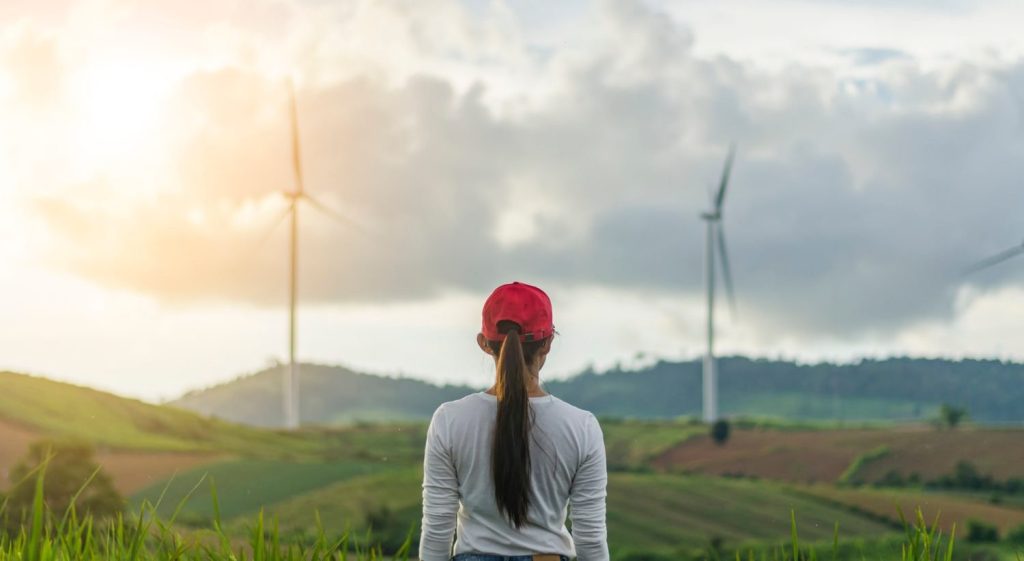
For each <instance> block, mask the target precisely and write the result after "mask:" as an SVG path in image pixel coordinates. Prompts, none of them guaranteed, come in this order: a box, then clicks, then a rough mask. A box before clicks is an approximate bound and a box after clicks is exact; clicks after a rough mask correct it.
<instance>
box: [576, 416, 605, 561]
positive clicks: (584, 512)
mask: <svg viewBox="0 0 1024 561" xmlns="http://www.w3.org/2000/svg"><path fill="white" fill-rule="evenodd" d="M584 442H585V443H586V447H585V449H584V455H583V461H582V462H581V463H580V467H579V470H577V471H576V476H575V477H574V478H573V481H572V489H570V491H569V519H570V520H571V521H572V539H573V542H574V543H575V544H576V558H577V559H578V560H579V561H608V558H609V555H608V529H607V525H606V522H605V509H606V506H605V500H606V498H607V496H608V469H607V466H606V464H605V451H604V434H603V433H602V432H601V425H600V424H599V423H598V422H597V418H595V417H594V416H593V415H590V417H589V418H588V419H587V432H586V439H585V440H584Z"/></svg>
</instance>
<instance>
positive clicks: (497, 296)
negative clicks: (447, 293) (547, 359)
mask: <svg viewBox="0 0 1024 561" xmlns="http://www.w3.org/2000/svg"><path fill="white" fill-rule="evenodd" d="M483 316H484V322H483V328H482V329H481V332H482V333H483V334H484V337H486V338H487V340H488V341H501V340H504V339H505V335H504V334H502V333H499V332H498V322H499V321H512V322H515V323H517V324H519V326H520V328H521V330H520V334H519V340H520V341H524V342H530V341H540V340H542V339H546V338H548V337H550V336H551V335H552V334H553V333H554V332H555V325H554V323H552V321H551V299H550V298H548V295H547V294H545V293H544V291H543V290H541V289H539V288H537V287H536V286H531V285H528V284H525V283H521V282H512V283H509V284H503V285H501V286H499V287H498V288H495V289H494V292H492V293H491V295H490V296H489V297H488V298H487V301H486V302H484V313H483Z"/></svg>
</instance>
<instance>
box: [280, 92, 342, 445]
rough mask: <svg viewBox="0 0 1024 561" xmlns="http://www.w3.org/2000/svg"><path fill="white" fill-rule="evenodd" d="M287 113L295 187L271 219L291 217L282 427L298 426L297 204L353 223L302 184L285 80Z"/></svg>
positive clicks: (295, 126) (295, 114)
mask: <svg viewBox="0 0 1024 561" xmlns="http://www.w3.org/2000/svg"><path fill="white" fill-rule="evenodd" d="M288 98H289V113H290V117H291V137H292V138H291V139H292V168H293V170H294V172H295V186H294V188H293V189H292V190H290V191H285V192H284V193H283V194H284V196H285V198H286V199H287V200H288V208H287V209H286V210H285V212H284V214H282V215H281V217H280V218H278V220H277V221H276V222H275V224H274V227H276V226H277V224H280V223H281V222H282V221H283V220H284V219H285V218H289V217H290V218H291V240H290V248H291V251H290V257H289V263H290V270H289V276H288V296H289V300H288V369H287V370H285V372H284V376H283V379H282V407H283V412H284V422H285V427H286V428H289V429H295V428H298V426H299V421H300V416H299V364H298V363H297V362H296V361H295V312H296V308H297V305H298V269H299V206H300V203H303V202H305V203H307V204H309V205H310V206H311V207H313V208H315V209H316V210H318V211H320V212H322V213H323V214H325V215H327V216H329V217H330V218H332V219H334V220H338V221H341V222H344V223H346V224H348V225H353V224H355V223H354V221H353V220H351V219H350V218H348V217H346V216H344V215H342V214H340V213H338V212H336V211H335V210H333V209H331V208H330V207H328V206H326V205H324V204H323V203H321V202H320V201H318V200H317V199H315V198H313V197H312V196H310V194H309V193H307V192H306V190H305V188H304V187H303V183H302V156H301V150H300V147H299V118H298V112H297V110H296V106H295V88H294V86H293V85H292V83H291V81H289V82H288Z"/></svg>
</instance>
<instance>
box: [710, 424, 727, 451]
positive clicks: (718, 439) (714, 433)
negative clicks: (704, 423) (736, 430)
mask: <svg viewBox="0 0 1024 561" xmlns="http://www.w3.org/2000/svg"><path fill="white" fill-rule="evenodd" d="M711 438H712V440H714V441H715V444H717V445H719V446H724V445H725V443H726V442H727V441H728V440H729V421H726V420H725V419H719V420H717V421H715V422H714V423H712V424H711Z"/></svg>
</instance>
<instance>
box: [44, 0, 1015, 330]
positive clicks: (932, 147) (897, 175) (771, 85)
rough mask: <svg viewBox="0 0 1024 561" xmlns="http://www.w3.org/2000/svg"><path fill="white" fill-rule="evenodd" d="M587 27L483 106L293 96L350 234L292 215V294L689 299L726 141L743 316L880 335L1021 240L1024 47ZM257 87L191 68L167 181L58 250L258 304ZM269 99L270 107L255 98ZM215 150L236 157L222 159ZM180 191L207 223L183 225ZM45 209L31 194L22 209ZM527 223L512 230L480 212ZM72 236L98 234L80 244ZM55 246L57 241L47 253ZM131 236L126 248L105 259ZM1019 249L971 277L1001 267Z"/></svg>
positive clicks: (273, 158)
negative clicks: (976, 54)
mask: <svg viewBox="0 0 1024 561" xmlns="http://www.w3.org/2000/svg"><path fill="white" fill-rule="evenodd" d="M601 25H603V26H604V27H603V28H602V29H601V31H600V32H601V33H603V34H604V41H603V42H602V43H601V44H602V45H603V46H599V47H597V48H594V49H591V50H590V51H588V52H587V53H586V54H585V55H581V54H580V53H578V52H576V53H573V54H572V56H569V55H564V56H563V55H559V54H556V55H554V56H552V57H551V60H550V61H548V62H546V63H545V65H546V70H545V73H544V75H545V76H547V78H546V79H547V80H551V81H553V82H557V84H558V86H557V87H554V88H551V90H552V91H553V93H551V94H550V95H547V96H544V97H543V99H542V100H541V101H532V102H529V103H519V104H518V105H516V107H517V109H516V110H515V111H498V110H495V109H494V108H493V107H492V106H490V105H488V104H487V103H485V102H484V98H485V97H484V96H485V94H486V84H481V85H477V86H475V87H473V88H471V89H469V90H468V92H466V93H458V92H457V91H456V89H455V88H454V86H452V85H451V84H450V83H449V82H448V81H446V80H445V79H443V78H439V77H430V76H421V77H417V78H413V79H410V80H408V81H407V82H405V83H403V84H401V85H397V86H396V85H389V84H385V83H382V82H380V81H377V80H373V79H370V78H353V79H349V80H346V81H343V82H339V83H336V84H334V85H331V86H326V87H319V88H306V89H303V90H301V91H300V92H299V99H300V118H301V120H302V123H303V126H302V133H303V143H304V150H305V151H304V158H305V162H306V172H307V173H306V185H307V188H308V190H309V191H310V192H312V193H314V194H315V195H316V196H318V197H320V198H322V199H323V201H324V202H325V203H327V204H330V205H331V206H334V207H336V208H341V209H347V210H348V211H349V212H352V213H353V214H354V215H356V216H358V217H359V218H360V219H361V220H363V221H365V222H368V223H370V225H371V228H370V230H371V231H370V232H369V233H361V232H359V231H358V230H355V229H353V228H348V227H345V226H341V225H337V224H334V223H332V222H330V221H329V220H326V219H324V218H323V217H319V216H318V215H317V214H316V213H315V211H312V210H310V209H305V210H304V211H303V217H304V220H305V222H304V226H303V231H302V236H303V241H302V244H303V245H302V253H301V255H302V263H303V270H302V275H301V276H302V279H303V285H302V290H303V297H304V298H306V299H307V300H306V301H320V302H350V301H376V302H386V301H393V300H399V299H416V298H425V297H430V296H432V295H436V294H438V293H440V292H441V291H443V290H447V289H465V290H477V291H483V290H486V289H487V288H489V287H491V286H493V285H494V284H495V283H497V282H499V281H502V280H506V279H508V278H514V277H519V278H530V279H536V280H538V281H546V282H560V283H564V284H566V285H589V286H593V285H600V286H606V287H613V288H619V289H623V290H634V289H643V290H653V291H660V292H664V293H689V294H694V295H696V294H698V293H699V291H700V290H701V282H702V274H701V267H702V252H703V244H704V238H703V235H704V230H703V224H702V223H701V221H700V220H699V213H700V211H701V210H703V209H704V208H705V207H706V205H707V202H708V188H709V186H710V185H712V184H714V183H715V182H716V181H717V179H718V174H719V173H720V167H721V160H722V158H723V156H724V152H725V149H726V146H727V144H728V143H729V142H730V141H733V140H735V141H736V142H737V143H738V146H739V152H738V158H737V162H736V167H735V172H734V176H733V184H732V187H731V188H730V192H729V193H728V197H727V202H726V209H725V219H724V223H725V227H726V233H727V236H728V242H729V245H730V251H731V252H732V264H733V275H734V277H735V279H736V285H737V288H738V290H739V295H740V305H741V309H742V310H743V313H744V314H745V317H748V318H750V319H751V320H752V321H756V322H757V324H758V325H759V326H760V328H761V329H765V330H778V331H789V332H794V331H814V332H819V333H820V332H822V331H826V332H832V333H836V334H848V333H855V332H865V331H875V332H885V331H888V330H894V329H898V328H900V327H902V326H906V325H908V324H911V323H913V322H916V321H920V320H924V319H930V318H941V317H946V316H949V315H950V314H952V302H953V295H954V294H955V292H956V290H957V288H958V287H960V286H962V285H963V284H964V283H965V282H967V281H966V280H965V278H964V277H963V276H962V275H961V274H960V271H961V270H962V269H963V267H964V266H965V265H967V264H969V263H970V262H972V261H974V260H975V259H978V258H981V257H984V256H985V255H986V254H988V253H991V252H995V251H998V250H1000V249H1003V248H1004V247H1005V246H1009V245H1012V244H1013V243H1016V242H1017V240H1019V239H1020V238H1021V236H1024V224H1021V223H1020V220H1019V216H1020V211H1021V209H1022V203H1024V189H1021V180H1020V178H1021V177H1022V176H1024V157H1022V156H1024V135H1022V132H1024V131H1022V130H1021V129H1022V127H1021V120H1020V117H1019V115H1020V112H1021V109H1022V99H1024V98H1022V91H1024V67H1022V66H1020V65H1018V66H1016V67H1011V68H1004V69H999V70H992V69H987V68H980V67H974V66H971V65H969V64H963V65H961V66H959V67H957V68H956V69H954V70H953V71H950V72H949V73H947V74H936V73H929V72H925V71H923V70H920V69H919V68H918V67H917V66H916V65H915V64H914V63H913V61H912V60H909V59H908V60H906V61H904V63H902V64H901V66H900V68H899V69H897V70H895V71H894V72H895V74H894V73H888V74H885V75H884V76H885V77H884V78H879V79H877V80H876V81H865V80H859V81H846V80H844V79H842V78H840V77H837V76H835V75H833V74H831V73H830V72H829V71H827V70H825V69H816V68H805V67H791V68H788V69H786V70H782V71H778V72H766V71H761V70H758V69H757V68H756V67H752V66H749V65H744V64H739V63H736V62H735V61H732V60H729V59H726V58H715V59H700V58H696V57H694V56H693V55H692V54H691V52H690V45H691V44H692V41H693V38H692V36H691V35H690V33H689V32H688V31H687V30H685V29H680V28H678V27H676V26H675V25H673V24H672V23H671V20H669V19H668V18H667V17H664V16H662V15H660V14H658V13H656V12H651V11H648V10H647V9H645V8H642V7H641V6H640V5H639V4H622V3H615V4H611V5H610V6H609V7H608V8H607V11H606V13H605V14H604V19H603V20H602V24H601ZM280 93H281V85H280V84H273V83H268V82H266V81H264V80H263V79H262V78H260V77H258V76H255V75H252V74H247V73H245V72H243V71H237V70H230V69H228V70H223V71H218V72H212V73H204V74H197V75H195V76H193V77H191V78H190V79H189V80H188V81H187V82H186V83H185V84H184V85H183V87H182V89H181V92H180V93H179V101H180V103H181V106H182V107H183V108H184V109H182V111H184V112H186V113H188V114H191V115H193V116H194V123H195V124H194V125H193V126H188V127H185V128H184V129H183V130H184V132H183V133H182V135H181V138H180V139H179V143H178V146H179V154H178V155H179V157H180V161H181V172H180V173H181V175H182V181H183V183H182V187H181V189H180V190H179V192H178V193H177V194H176V195H174V196H173V197H171V196H169V197H168V198H167V199H166V200H163V201H161V202H160V203H159V204H157V205H154V206H153V207H151V208H136V209H133V210H132V211H131V212H130V213H128V214H110V215H107V216H100V217H99V218H98V219H97V220H95V221H93V222H90V223H87V224H82V221H81V220H70V219H67V215H68V214H69V213H73V212H74V209H73V208H64V207H62V208H59V209H57V208H54V207H52V206H51V207H50V208H49V210H48V211H45V212H47V213H48V214H49V213H60V214H61V215H62V216H64V218H63V219H61V220H59V221H55V225H58V226H60V225H62V224H63V225H64V226H63V227H65V228H67V226H66V225H67V224H72V223H73V224H77V226H76V231H75V232H67V240H66V241H67V244H66V245H67V246H69V247H72V248H73V247H75V246H79V247H90V248H91V249H90V251H89V252H88V253H84V254H82V253H76V252H73V251H70V252H69V251H65V252H64V254H63V259H64V264H65V266H69V267H72V268H74V269H75V270H76V271H79V272H81V273H84V274H86V275H88V276H90V277H92V278H94V279H97V280H99V281H101V282H103V283H106V284H110V285H116V286H120V287H127V288H131V289H135V290H141V291H146V292H151V293H155V294H158V295H160V296H161V297H163V298H166V299H170V300H194V299H203V298H218V299H231V300H239V301H246V302H254V303H258V304H262V305H266V304H277V303H280V302H281V301H282V298H283V294H284V293H283V287H284V281H285V275H284V265H285V257H286V254H285V253H284V251H285V246H284V244H283V236H284V232H283V231H279V232H278V233H277V237H275V238H273V241H272V242H271V243H269V244H266V245H263V246H260V245H259V243H258V240H259V238H261V237H262V236H263V232H264V231H265V230H266V229H267V228H269V226H270V222H271V221H272V220H271V219H270V215H271V214H273V213H272V212H269V211H267V212H263V213H262V214H260V215H259V216H261V217H262V218H260V219H259V220H257V221H256V223H255V224H248V225H246V226H237V227H236V226H232V220H233V219H234V217H237V216H238V214H239V212H240V210H239V209H243V208H246V205H249V206H251V205H253V204H255V201H259V200H263V199H264V198H265V197H266V196H267V195H268V194H270V193H273V192H276V191H280V190H282V189H283V188H287V187H288V186H289V185H290V170H289V169H288V159H287V138H286V136H284V135H283V134H282V131H283V130H285V127H286V125H285V122H284V121H283V120H282V119H281V117H282V115H281V114H280V112H277V111H276V110H268V108H273V107H274V105H273V104H274V103H278V102H279V100H280ZM267 100H273V103H271V102H269V101H267ZM224 162H229V163H235V164H237V165H225V164H224ZM197 206H198V207H200V208H203V209H205V210H206V212H207V214H208V218H209V219H208V220H206V221H205V222H202V223H201V224H195V223H192V222H189V221H187V220H186V218H185V217H186V214H187V213H186V210H187V209H191V208H196V207H197ZM44 210H45V209H44ZM510 214H511V215H517V216H515V218H518V219H519V220H518V221H516V220H513V221H512V222H511V223H512V224H527V225H529V227H528V228H527V230H525V231H523V232H520V233H521V234H522V235H521V236H520V239H517V240H514V241H513V242H509V241H507V240H503V239H501V236H500V235H499V231H498V230H499V229H498V227H497V225H498V224H499V223H501V222H502V220H505V219H507V218H508V216H509V215H510ZM97 248H98V249H97ZM69 256H70V257H69ZM126 256H132V258H126ZM1014 271H1017V272H1018V273H1019V271H1020V266H1019V265H1017V266H1016V268H1014V267H1012V266H1008V267H1004V268H1002V269H1000V270H996V271H992V272H986V273H984V274H979V275H976V276H974V277H971V279H970V280H971V282H974V283H977V284H980V285H981V286H983V287H987V288H992V287H995V286H999V285H1002V284H1006V283H1011V282H1014V281H1015V280H1016V281H1017V282H1019V279H1020V278H1021V276H1020V275H1019V274H1016V275H1015V273H1014Z"/></svg>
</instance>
